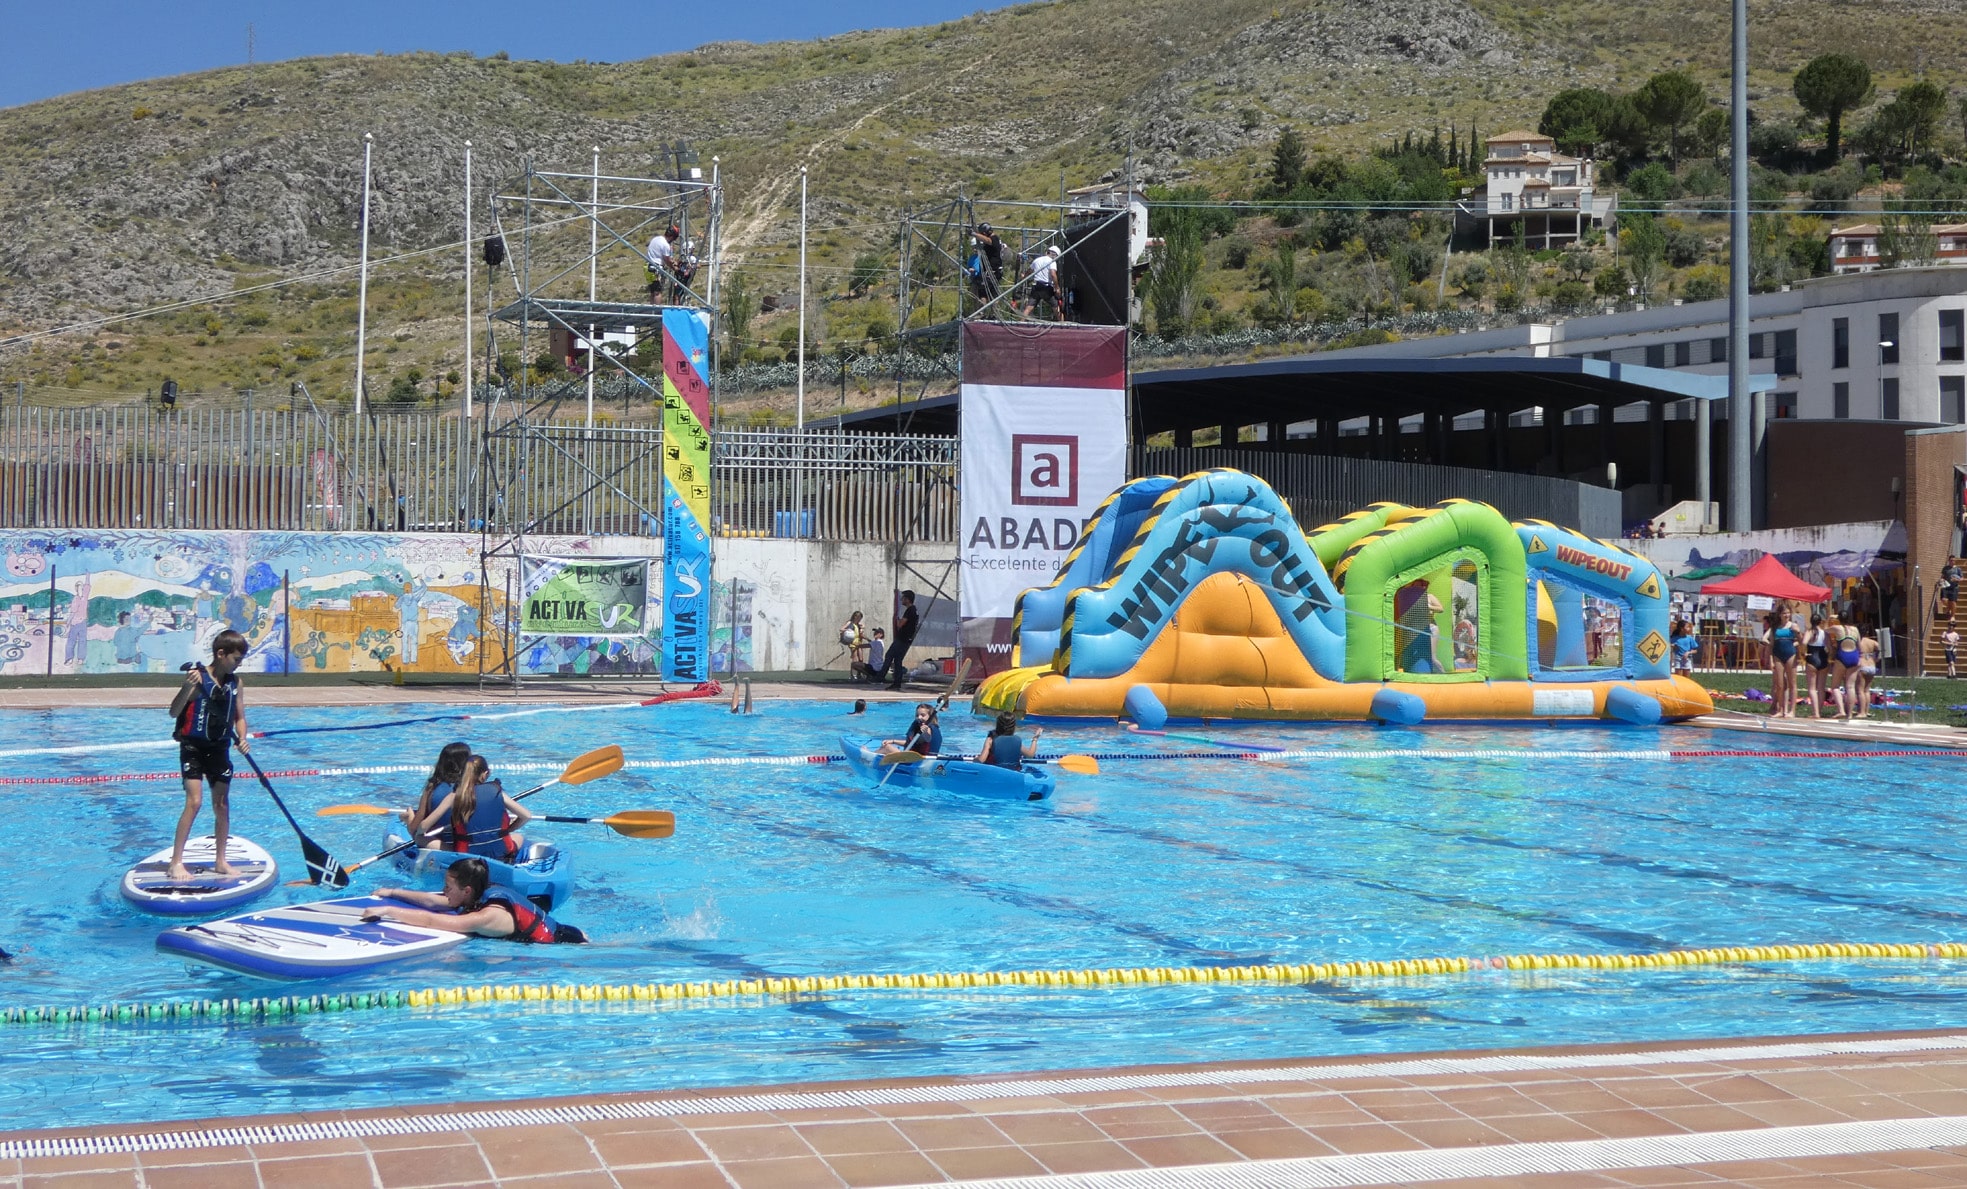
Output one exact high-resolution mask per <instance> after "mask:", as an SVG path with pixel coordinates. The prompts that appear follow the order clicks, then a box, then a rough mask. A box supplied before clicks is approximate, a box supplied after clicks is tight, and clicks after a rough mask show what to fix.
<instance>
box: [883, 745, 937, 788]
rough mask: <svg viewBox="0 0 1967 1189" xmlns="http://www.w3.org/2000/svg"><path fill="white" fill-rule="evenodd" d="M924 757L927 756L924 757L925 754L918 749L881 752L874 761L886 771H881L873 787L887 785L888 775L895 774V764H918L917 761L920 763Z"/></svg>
mask: <svg viewBox="0 0 1967 1189" xmlns="http://www.w3.org/2000/svg"><path fill="white" fill-rule="evenodd" d="M926 758H927V757H926V756H924V755H923V754H922V753H921V752H919V751H889V752H883V753H882V754H881V756H880V758H878V759H876V760H875V761H874V762H875V763H876V764H879V765H880V766H881V767H883V768H886V769H887V771H886V772H883V773H882V774H881V779H880V780H879V781H878V782H877V783H876V784H875V786H874V787H875V788H882V787H885V786H886V785H887V783H888V778H889V777H890V776H893V775H894V774H895V766H896V765H898V764H919V763H921V762H922V761H923V760H924V759H926Z"/></svg>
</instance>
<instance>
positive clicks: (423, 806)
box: [397, 742, 471, 846]
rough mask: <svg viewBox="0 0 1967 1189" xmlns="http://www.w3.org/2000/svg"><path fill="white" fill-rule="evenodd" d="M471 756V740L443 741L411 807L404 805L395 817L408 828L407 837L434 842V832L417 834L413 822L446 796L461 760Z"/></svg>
mask: <svg viewBox="0 0 1967 1189" xmlns="http://www.w3.org/2000/svg"><path fill="white" fill-rule="evenodd" d="M470 758H471V744H469V743H464V742H458V743H446V744H445V745H444V750H442V751H440V752H438V753H437V763H435V764H434V765H432V766H431V769H430V778H429V779H428V780H425V781H424V782H423V792H422V793H421V794H419V795H418V797H417V805H416V808H415V809H405V810H404V811H403V812H402V813H400V814H398V815H397V816H398V817H401V818H402V819H403V825H404V826H405V827H407V828H408V829H409V830H410V834H411V837H413V838H416V840H417V841H418V842H419V843H421V844H423V845H424V846H435V845H437V839H436V837H435V836H434V835H418V834H417V832H416V824H417V823H418V822H420V821H423V820H425V819H426V818H428V817H429V816H430V811H431V810H432V809H434V808H436V806H437V803H438V802H439V801H442V800H443V799H444V798H445V797H447V796H449V795H450V793H451V790H452V789H454V788H456V787H457V785H458V777H460V776H462V775H463V774H464V765H465V761H467V760H469V759H470Z"/></svg>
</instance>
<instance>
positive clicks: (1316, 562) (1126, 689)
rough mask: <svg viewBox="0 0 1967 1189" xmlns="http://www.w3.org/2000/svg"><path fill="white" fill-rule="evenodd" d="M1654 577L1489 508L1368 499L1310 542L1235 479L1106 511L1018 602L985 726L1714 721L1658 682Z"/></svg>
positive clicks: (1216, 474) (1697, 696)
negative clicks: (1015, 716)
mask: <svg viewBox="0 0 1967 1189" xmlns="http://www.w3.org/2000/svg"><path fill="white" fill-rule="evenodd" d="M1666 598H1667V592H1666V583H1665V580H1664V579H1663V578H1662V577H1661V575H1660V573H1659V571H1658V570H1657V569H1656V568H1655V567H1654V566H1653V564H1652V563H1651V562H1650V561H1648V560H1646V559H1645V558H1643V557H1640V556H1639V555H1637V554H1634V553H1631V552H1628V551H1627V550H1625V549H1622V548H1620V547H1619V546H1618V545H1616V544H1613V543H1611V542H1607V541H1599V540H1594V539H1592V538H1590V537H1586V536H1584V535H1583V534H1581V533H1577V532H1574V531H1572V530H1570V529H1566V528H1561V527H1559V526H1557V525H1553V524H1549V523H1546V522H1544V521H1524V522H1519V523H1514V524H1512V523H1511V522H1510V521H1509V520H1507V519H1506V518H1505V517H1504V516H1503V515H1502V514H1501V513H1499V512H1498V511H1496V510H1495V509H1494V508H1492V507H1490V506H1489V505H1487V504H1484V503H1480V502H1477V501H1473V500H1460V499H1453V500H1444V501H1442V502H1441V503H1439V504H1436V505H1434V506H1432V507H1427V508H1410V507H1407V506H1405V505H1401V504H1392V503H1380V504H1374V505H1372V506H1371V507H1369V508H1365V509H1362V510H1361V511H1358V512H1355V513H1352V514H1351V515H1349V516H1346V517H1344V518H1342V519H1340V520H1338V521H1336V522H1334V523H1332V524H1327V525H1323V526H1321V527H1319V528H1317V529H1314V530H1313V531H1312V532H1311V533H1310V534H1309V535H1307V534H1306V533H1305V532H1304V531H1303V530H1302V529H1301V528H1300V527H1299V525H1298V523H1297V520H1296V518H1295V517H1294V516H1293V515H1292V513H1291V510H1290V508H1289V507H1288V506H1287V505H1286V504H1285V503H1284V502H1283V500H1281V499H1280V498H1279V497H1278V496H1277V494H1276V493H1275V492H1274V491H1272V490H1271V489H1270V487H1269V485H1268V484H1266V483H1265V482H1264V481H1263V480H1261V479H1259V478H1256V477H1255V476H1253V475H1248V474H1245V473H1243V472H1241V471H1234V470H1226V469H1219V470H1209V471H1202V472H1198V473H1196V474H1193V475H1189V476H1187V477H1186V478H1183V479H1171V478H1168V477H1166V476H1156V477H1153V478H1147V479H1138V480H1135V481H1133V482H1131V483H1128V484H1127V485H1126V486H1124V487H1122V488H1121V489H1120V490H1118V491H1116V492H1114V493H1113V495H1111V496H1109V497H1108V498H1107V500H1106V502H1105V503H1104V504H1102V505H1101V506H1100V509H1099V511H1098V512H1097V513H1096V514H1095V516H1094V518H1093V521H1092V523H1091V524H1090V525H1089V526H1088V527H1087V530H1086V532H1085V533H1084V534H1082V536H1081V538H1080V542H1079V544H1078V545H1077V546H1076V547H1075V548H1074V549H1073V551H1072V552H1071V553H1070V554H1069V555H1068V556H1067V558H1066V560H1065V562H1064V564H1062V565H1061V567H1060V570H1059V574H1058V576H1057V577H1056V578H1055V579H1054V580H1053V581H1052V582H1051V583H1050V584H1049V585H1047V586H1045V587H1042V588H1038V589H1034V590H1028V591H1026V592H1025V593H1024V594H1023V595H1022V596H1021V597H1020V598H1019V601H1018V609H1017V616H1016V619H1015V620H1014V627H1015V629H1016V634H1015V636H1014V640H1015V643H1014V645H1013V651H1012V666H1013V667H1012V668H1011V669H1009V670H1007V671H1005V672H1002V673H998V674H996V675H994V676H992V677H991V678H989V679H988V680H987V681H986V682H985V683H984V684H983V686H982V688H981V689H979V691H978V693H977V699H976V707H977V709H978V710H980V711H991V712H999V711H1013V712H1021V713H1026V714H1035V715H1041V716H1057V717H1084V718H1111V717H1115V716H1119V715H1123V714H1124V715H1126V716H1127V717H1129V718H1132V719H1134V720H1135V721H1137V722H1140V723H1141V725H1143V726H1146V727H1150V728H1158V727H1159V726H1160V724H1161V723H1163V722H1165V721H1167V720H1168V719H1169V718H1175V719H1271V720H1313V719H1348V718H1351V719H1379V720H1382V721H1388V722H1397V723H1402V724H1413V723H1419V722H1423V721H1427V720H1430V719H1457V720H1470V719H1478V720H1479V719H1517V718H1614V719H1621V720H1625V721H1631V722H1641V723H1647V722H1658V721H1661V720H1672V719H1678V718H1689V717H1693V716H1695V715H1699V714H1706V713H1708V712H1709V711H1711V710H1712V709H1713V704H1712V702H1711V701H1710V700H1709V698H1708V695H1707V693H1706V692H1705V691H1704V690H1702V689H1701V688H1700V687H1699V686H1697V685H1696V684H1694V683H1693V682H1692V681H1689V680H1686V679H1685V678H1676V677H1674V676H1673V675H1672V674H1671V672H1670V671H1669V668H1668V659H1667V658H1668V650H1667V646H1666V642H1667V629H1668V620H1669V616H1670V609H1669V607H1668V605H1667V602H1666Z"/></svg>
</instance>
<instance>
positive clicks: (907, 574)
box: [713, 538, 957, 671]
mask: <svg viewBox="0 0 1967 1189" xmlns="http://www.w3.org/2000/svg"><path fill="white" fill-rule="evenodd" d="M896 549H897V547H896V546H894V545H892V544H880V543H863V542H856V543H843V542H839V541H802V540H788V539H781V538H762V539H744V538H719V539H718V541H717V543H716V551H715V559H716V563H715V566H714V570H715V573H716V579H717V590H718V592H719V597H721V598H723V599H725V600H726V601H727V603H728V602H729V601H730V600H731V599H732V598H733V596H734V595H735V597H736V600H737V602H738V612H739V621H740V623H741V624H748V625H749V627H750V632H751V636H750V640H751V645H750V650H749V652H748V653H747V652H745V651H744V650H743V649H740V650H739V655H740V657H742V658H744V660H743V663H741V664H740V668H744V667H746V666H747V665H748V666H749V667H750V668H752V669H757V670H764V671H790V670H798V669H830V670H835V671H845V670H846V668H847V658H846V657H845V656H844V655H843V651H842V649H841V646H840V628H841V625H843V624H845V623H846V622H847V617H848V616H849V615H851V614H852V613H853V612H855V611H859V612H861V613H862V616H863V620H864V622H865V623H866V625H867V628H868V631H869V633H870V634H872V632H873V629H874V628H876V627H880V628H885V629H888V630H889V632H890V634H892V632H893V618H894V605H895V592H896V591H897V590H899V589H912V590H914V591H915V592H916V596H917V604H918V606H920V607H923V608H927V606H928V604H929V601H930V598H931V596H932V594H933V593H934V583H933V581H931V580H930V579H929V578H925V577H924V576H923V575H924V574H928V575H938V574H941V573H943V572H944V571H945V569H947V572H948V573H949V575H950V578H949V582H950V583H951V585H949V586H948V587H947V589H945V590H944V592H943V594H944V596H945V597H946V598H947V599H949V600H951V601H953V600H954V599H955V598H956V593H957V592H956V589H955V587H954V585H953V583H954V581H955V574H956V570H955V568H954V567H953V566H951V565H950V564H949V563H950V562H951V561H953V560H954V558H955V556H956V547H955V546H954V545H953V544H951V545H917V544H911V545H908V546H906V558H905V560H906V561H907V563H908V564H907V565H906V566H898V564H897V553H896ZM728 614H729V611H728V609H720V610H719V611H718V612H717V616H713V619H716V618H717V617H719V616H724V615H728ZM953 651H954V650H953V649H949V648H936V649H928V650H917V651H914V652H911V653H910V658H911V659H913V660H920V659H922V657H924V656H928V655H936V656H942V655H948V654H950V653H952V652H953ZM720 671H721V670H720Z"/></svg>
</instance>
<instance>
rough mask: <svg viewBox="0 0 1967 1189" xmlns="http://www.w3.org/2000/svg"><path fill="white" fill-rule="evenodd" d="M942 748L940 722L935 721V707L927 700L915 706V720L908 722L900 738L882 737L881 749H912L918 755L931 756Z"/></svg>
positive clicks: (887, 750)
mask: <svg viewBox="0 0 1967 1189" xmlns="http://www.w3.org/2000/svg"><path fill="white" fill-rule="evenodd" d="M942 749H943V729H942V724H941V723H938V722H937V721H936V708H935V707H934V706H931V705H929V703H927V702H922V703H919V704H917V706H916V707H915V721H914V722H911V723H909V724H908V733H907V734H906V735H904V736H903V737H902V738H900V739H883V740H882V741H881V750H882V751H883V752H884V753H885V752H895V751H912V752H914V753H915V754H917V755H920V756H933V755H936V754H938V753H940V752H941V751H942Z"/></svg>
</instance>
